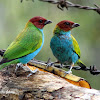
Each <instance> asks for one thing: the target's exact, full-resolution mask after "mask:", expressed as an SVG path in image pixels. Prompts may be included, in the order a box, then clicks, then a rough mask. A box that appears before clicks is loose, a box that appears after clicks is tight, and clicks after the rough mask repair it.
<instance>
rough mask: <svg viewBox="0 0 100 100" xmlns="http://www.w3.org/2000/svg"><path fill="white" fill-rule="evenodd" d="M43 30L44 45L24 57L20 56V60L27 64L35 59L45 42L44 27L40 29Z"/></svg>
mask: <svg viewBox="0 0 100 100" xmlns="http://www.w3.org/2000/svg"><path fill="white" fill-rule="evenodd" d="M39 30H40V31H41V32H42V45H41V47H40V48H38V49H37V50H36V51H34V52H33V53H30V54H28V55H26V56H24V57H22V58H19V61H20V62H21V63H22V64H26V63H28V62H29V61H30V60H31V59H33V58H34V57H35V56H36V55H37V54H38V53H39V51H40V50H41V48H42V46H43V44H44V34H43V29H39Z"/></svg>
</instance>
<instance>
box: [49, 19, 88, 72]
mask: <svg viewBox="0 0 100 100" xmlns="http://www.w3.org/2000/svg"><path fill="white" fill-rule="evenodd" d="M78 26H80V25H79V24H77V23H74V22H71V21H68V20H63V21H61V22H59V23H58V24H57V25H56V27H55V29H54V35H53V37H52V39H51V42H50V47H51V50H52V52H53V55H54V56H55V57H56V58H57V60H58V61H59V62H60V63H61V64H70V65H71V67H70V70H69V71H68V72H67V73H71V69H72V67H73V66H74V64H75V63H77V64H78V65H79V66H80V67H82V68H83V69H84V68H86V66H85V65H84V64H83V63H82V61H81V60H80V48H79V45H78V43H77V41H76V39H75V38H74V37H73V36H72V35H71V29H73V28H74V27H78Z"/></svg>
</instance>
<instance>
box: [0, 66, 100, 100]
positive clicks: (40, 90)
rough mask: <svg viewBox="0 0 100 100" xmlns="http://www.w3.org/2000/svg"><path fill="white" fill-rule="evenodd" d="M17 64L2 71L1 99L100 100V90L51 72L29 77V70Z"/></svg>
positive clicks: (0, 77) (0, 76)
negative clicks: (16, 73) (78, 83)
mask: <svg viewBox="0 0 100 100" xmlns="http://www.w3.org/2000/svg"><path fill="white" fill-rule="evenodd" d="M14 70H15V65H12V66H10V67H9V68H8V70H7V69H6V68H5V69H4V70H2V71H1V72H0V100H77V99H79V100H85V99H87V100H90V99H91V100H100V91H99V90H95V89H86V88H82V87H78V86H75V85H72V84H70V83H69V82H67V81H66V80H65V79H62V78H61V77H59V76H56V75H54V74H51V73H49V72H43V71H39V72H38V73H36V74H34V75H32V76H31V77H29V78H27V77H26V76H27V74H28V72H25V71H23V69H20V70H19V72H18V74H19V75H17V76H16V75H15V73H14Z"/></svg>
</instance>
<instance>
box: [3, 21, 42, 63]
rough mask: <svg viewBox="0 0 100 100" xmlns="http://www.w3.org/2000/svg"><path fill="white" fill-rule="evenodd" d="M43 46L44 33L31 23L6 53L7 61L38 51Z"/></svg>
mask: <svg viewBox="0 0 100 100" xmlns="http://www.w3.org/2000/svg"><path fill="white" fill-rule="evenodd" d="M41 44H42V33H41V32H40V31H39V30H38V29H37V28H36V27H35V26H33V24H32V25H31V23H29V25H28V26H27V27H25V29H24V30H23V32H21V33H20V34H19V35H18V36H17V38H16V39H15V40H14V41H13V42H12V43H11V45H10V46H9V47H8V48H7V50H6V51H5V53H4V57H3V58H6V59H7V61H9V60H13V59H16V58H20V57H22V56H25V55H28V54H30V53H32V52H34V51H36V50H37V49H38V48H39V47H40V46H41Z"/></svg>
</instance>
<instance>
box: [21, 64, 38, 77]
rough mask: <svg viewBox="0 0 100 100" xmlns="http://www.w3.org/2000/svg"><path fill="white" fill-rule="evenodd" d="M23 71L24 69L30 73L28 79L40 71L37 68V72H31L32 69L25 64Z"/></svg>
mask: <svg viewBox="0 0 100 100" xmlns="http://www.w3.org/2000/svg"><path fill="white" fill-rule="evenodd" d="M23 69H24V70H25V71H30V74H29V75H27V77H30V76H31V75H32V74H35V73H36V72H37V71H38V69H37V68H36V69H35V70H31V69H30V68H29V67H28V66H27V64H25V66H23Z"/></svg>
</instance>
